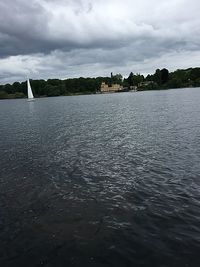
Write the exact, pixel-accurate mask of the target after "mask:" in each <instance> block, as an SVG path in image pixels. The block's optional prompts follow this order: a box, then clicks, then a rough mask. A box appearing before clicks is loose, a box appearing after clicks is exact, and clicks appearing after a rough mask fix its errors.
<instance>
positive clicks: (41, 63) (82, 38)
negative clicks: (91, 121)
mask: <svg viewBox="0 0 200 267" xmlns="http://www.w3.org/2000/svg"><path fill="white" fill-rule="evenodd" d="M199 10H200V1H199V0H167V1H160V0H29V1H27V0H0V83H1V84H4V83H7V82H9V83H12V82H14V81H23V80H25V79H26V78H27V77H30V78H32V79H48V78H69V77H80V76H83V77H86V76H87V77H88V76H92V77H95V76H108V75H110V72H111V71H112V72H113V73H121V74H122V75H124V76H127V75H128V74H129V73H130V72H131V71H133V72H135V73H136V72H138V73H142V74H147V73H153V72H154V71H155V69H157V68H163V67H166V68H168V69H169V70H170V71H172V70H175V69H177V68H187V67H195V66H199V64H200V16H199Z"/></svg>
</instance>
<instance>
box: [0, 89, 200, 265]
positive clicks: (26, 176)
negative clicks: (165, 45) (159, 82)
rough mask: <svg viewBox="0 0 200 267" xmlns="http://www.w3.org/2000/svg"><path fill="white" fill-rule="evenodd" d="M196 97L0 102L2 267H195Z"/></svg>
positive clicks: (199, 92) (199, 122)
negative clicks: (44, 266)
mask: <svg viewBox="0 0 200 267" xmlns="http://www.w3.org/2000/svg"><path fill="white" fill-rule="evenodd" d="M199 97H200V89H199V88H197V89H184V90H169V91H160V92H156V91H155V92H138V93H120V94H111V95H97V96H78V97H58V98H44V99H37V100H36V101H35V102H27V101H26V100H12V101H1V103H0V119H1V129H0V131H1V141H0V149H1V152H2V153H1V158H0V162H1V175H0V178H1V180H0V183H1V186H0V228H1V232H0V245H1V246H0V263H1V265H2V266H40V265H46V266H170V267H171V266H199V256H198V254H199V247H200V226H199V218H200V209H199V208H200V201H199V181H200V180H199V179H200V176H199V173H200V165H199V162H200V156H199V155H200V144H199V140H200V134H199V133H200V131H199V127H200V117H199V112H200V105H199V103H198V102H199V100H198V99H199Z"/></svg>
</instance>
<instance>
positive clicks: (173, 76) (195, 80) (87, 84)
mask: <svg viewBox="0 0 200 267" xmlns="http://www.w3.org/2000/svg"><path fill="white" fill-rule="evenodd" d="M102 82H106V83H107V84H109V85H111V84H113V83H118V84H120V85H123V86H124V88H126V89H127V88H130V87H131V86H137V87H138V89H139V90H155V89H168V88H181V87H200V68H189V69H186V70H176V71H174V72H171V73H169V71H168V70H167V69H162V70H160V69H157V70H156V71H155V73H154V74H152V75H147V76H146V77H144V76H143V75H140V74H134V73H133V72H131V73H130V75H129V76H128V78H124V79H123V77H122V75H121V74H116V75H112V74H111V77H97V78H82V77H81V78H73V79H66V80H59V79H49V80H47V81H45V80H31V86H32V90H33V93H34V95H35V96H36V97H40V96H59V95H72V94H93V93H96V92H98V91H99V90H100V86H101V83H102ZM26 95H27V85H26V81H25V82H21V83H19V82H14V83H13V84H12V85H11V84H5V85H0V99H3V98H23V97H26Z"/></svg>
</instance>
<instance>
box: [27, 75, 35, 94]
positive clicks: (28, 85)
mask: <svg viewBox="0 0 200 267" xmlns="http://www.w3.org/2000/svg"><path fill="white" fill-rule="evenodd" d="M27 88H28V99H33V98H34V96H33V93H32V90H31V85H30V82H29V79H28V80H27Z"/></svg>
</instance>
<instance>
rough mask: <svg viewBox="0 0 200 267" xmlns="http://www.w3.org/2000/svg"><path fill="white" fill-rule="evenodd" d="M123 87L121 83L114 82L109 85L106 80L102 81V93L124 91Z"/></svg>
mask: <svg viewBox="0 0 200 267" xmlns="http://www.w3.org/2000/svg"><path fill="white" fill-rule="evenodd" d="M122 90H123V87H122V86H121V85H120V84H113V85H112V86H108V84H106V83H105V82H102V84H101V88H100V91H101V93H114V92H119V91H122Z"/></svg>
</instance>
